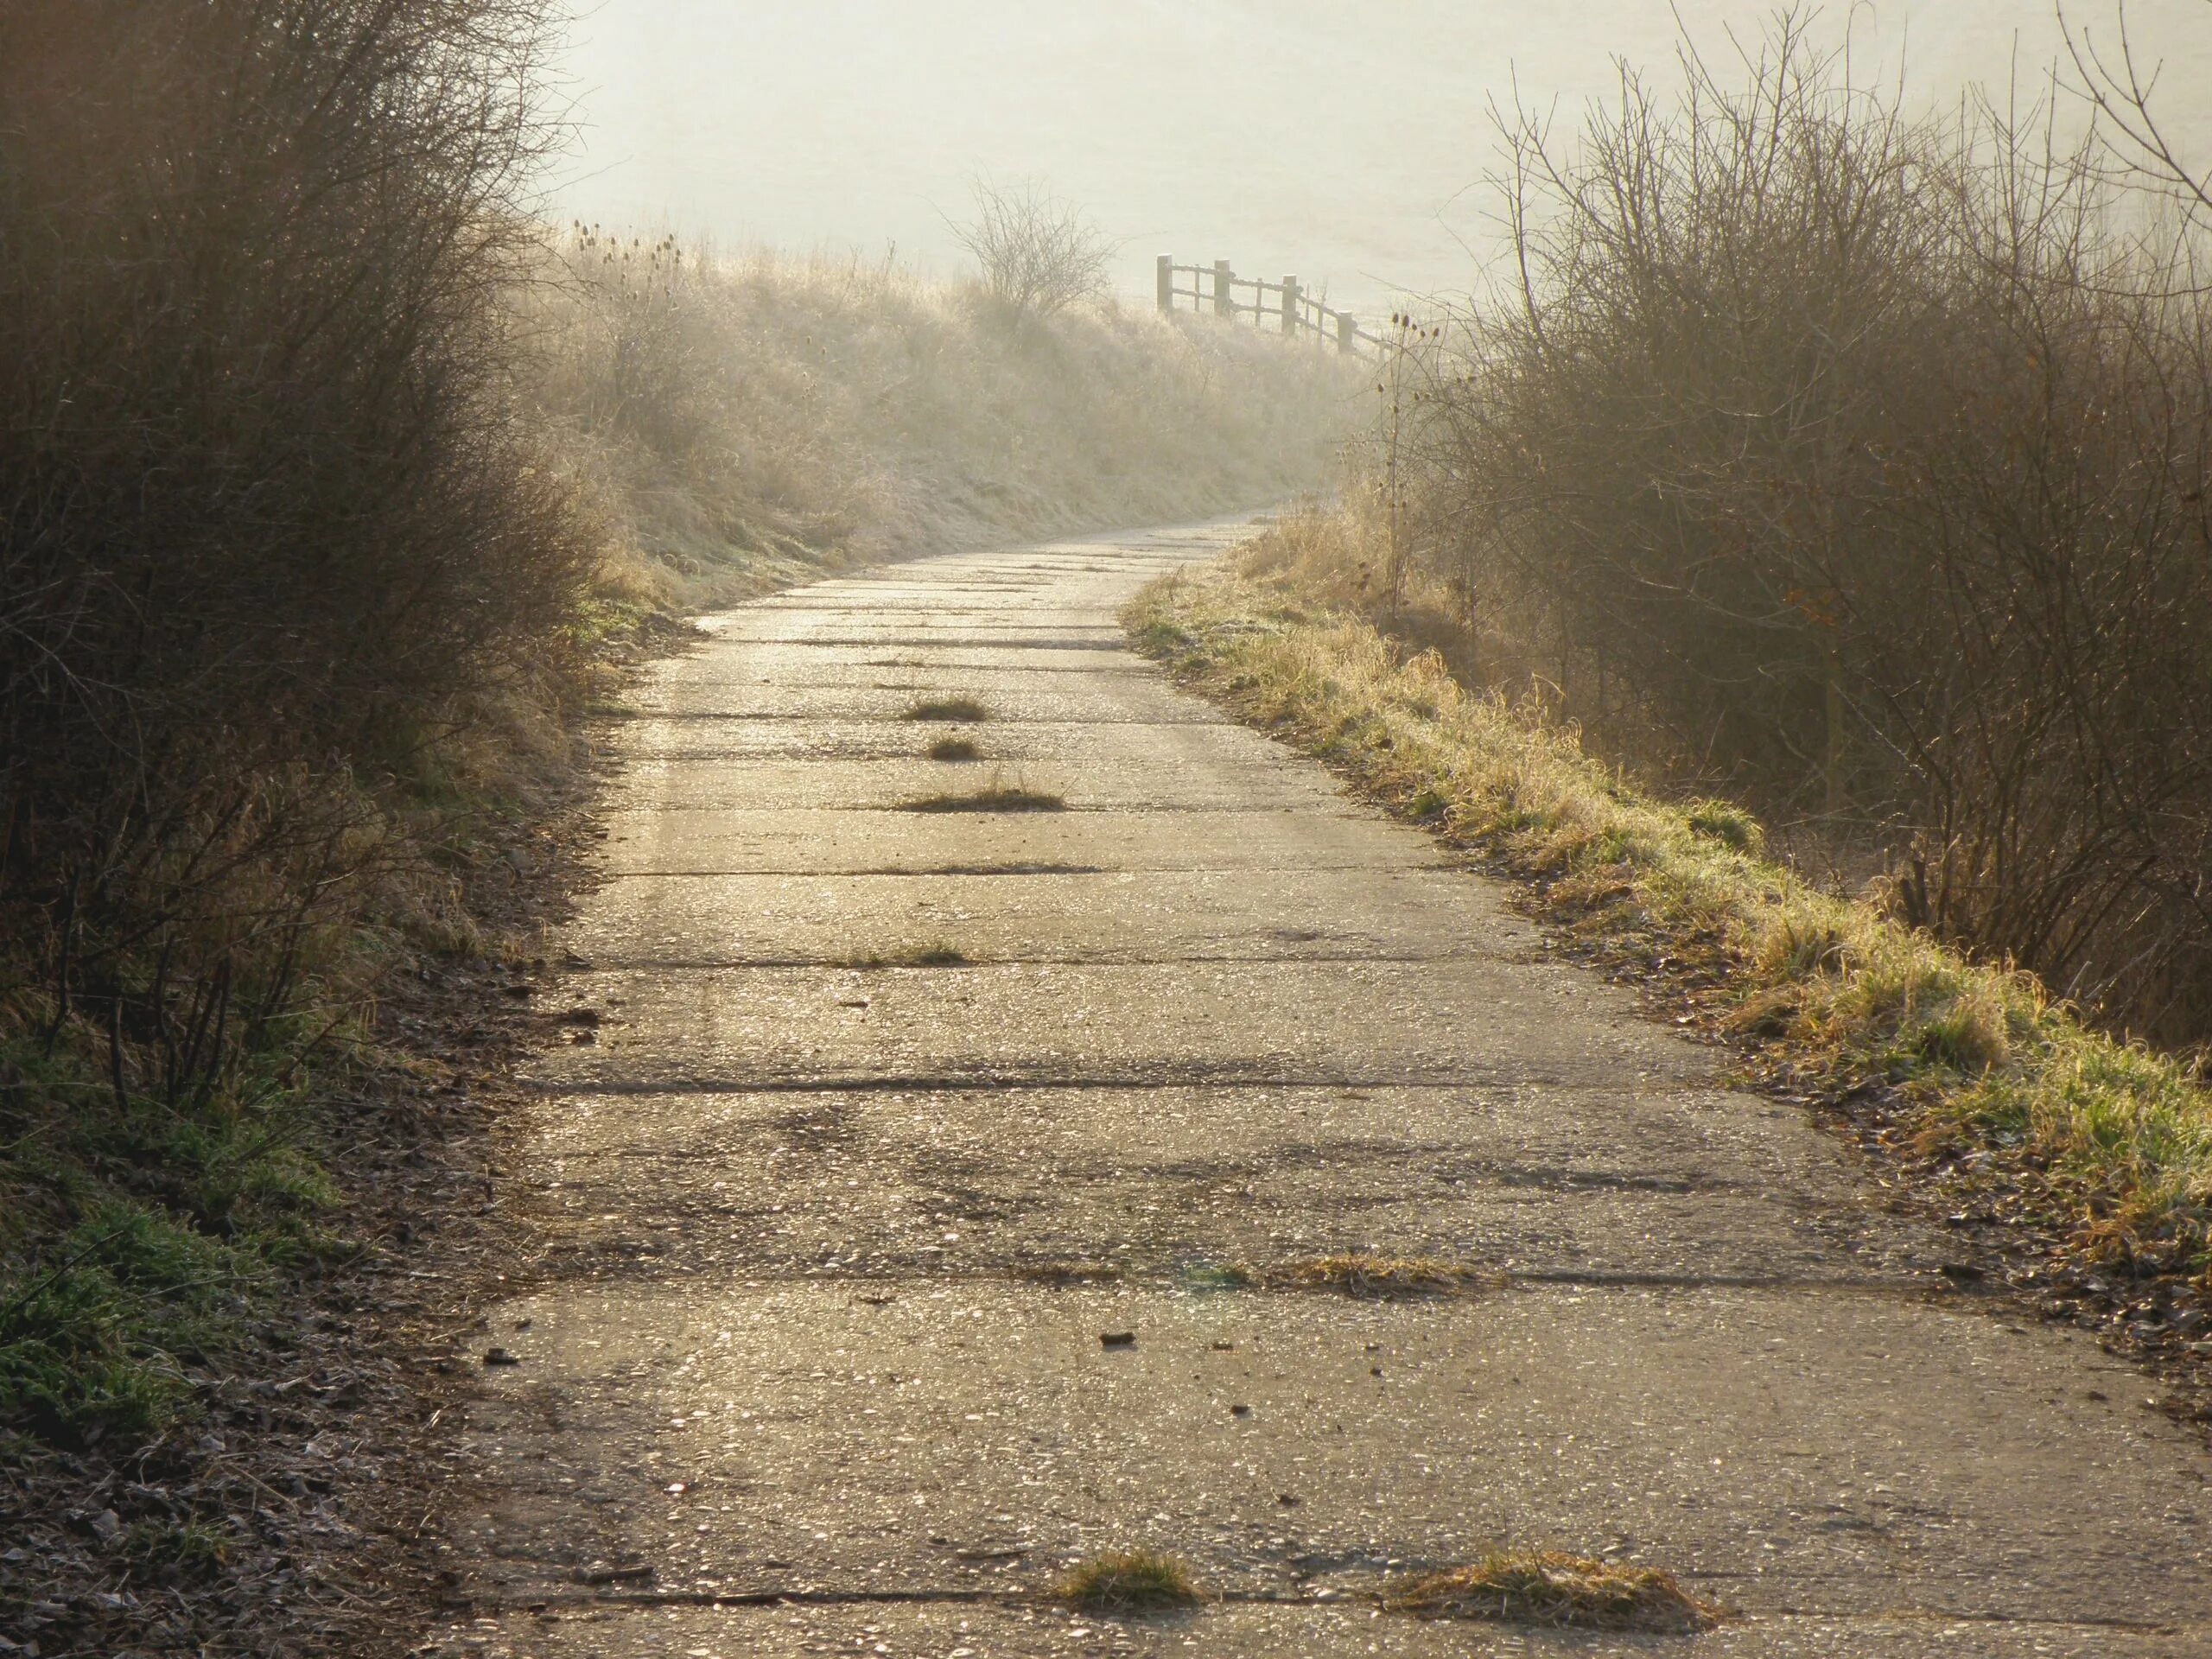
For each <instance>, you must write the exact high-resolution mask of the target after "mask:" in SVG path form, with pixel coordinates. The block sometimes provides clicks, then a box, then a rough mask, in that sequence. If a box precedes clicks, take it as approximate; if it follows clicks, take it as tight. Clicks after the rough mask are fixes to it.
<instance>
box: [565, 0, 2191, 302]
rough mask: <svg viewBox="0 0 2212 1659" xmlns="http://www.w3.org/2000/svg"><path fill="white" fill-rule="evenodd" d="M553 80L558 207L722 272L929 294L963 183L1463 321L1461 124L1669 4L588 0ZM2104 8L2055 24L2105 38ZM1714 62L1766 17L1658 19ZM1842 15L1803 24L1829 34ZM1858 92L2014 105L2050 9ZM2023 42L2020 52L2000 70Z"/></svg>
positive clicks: (1472, 180)
mask: <svg viewBox="0 0 2212 1659" xmlns="http://www.w3.org/2000/svg"><path fill="white" fill-rule="evenodd" d="M580 3H581V4H582V7H583V11H582V16H580V17H579V19H578V21H577V22H575V25H574V28H573V31H572V36H571V46H570V50H569V55H568V60H567V62H566V65H565V70H566V75H567V79H568V83H569V91H570V93H571V95H572V96H574V97H575V99H576V100H577V104H578V110H577V113H578V116H579V118H580V119H581V121H582V127H583V130H582V140H581V153H580V154H579V155H578V156H576V157H575V160H574V161H573V162H571V163H570V166H569V172H568V175H567V176H566V177H565V178H564V179H563V183H562V185H561V188H560V194H559V196H558V198H557V200H556V206H557V207H558V208H559V209H561V210H562V211H565V212H568V213H575V214H577V215H579V216H581V217H582V218H585V219H598V220H602V221H605V222H607V223H609V224H617V223H619V224H622V225H625V226H636V227H639V228H645V229H652V230H658V229H662V228H669V229H674V230H677V231H678V232H683V233H684V234H686V235H687V236H692V237H697V236H700V235H705V236H709V237H711V238H714V239H715V241H717V242H718V243H720V244H721V245H724V246H736V245H751V244H756V243H768V244H773V245H779V246H783V247H787V248H799V249H804V248H812V247H828V248H831V249H836V250H840V251H842V250H845V249H856V250H859V251H861V252H863V253H865V254H867V255H868V256H870V257H881V256H882V255H883V253H884V252H885V251H886V249H887V246H890V245H896V248H897V251H898V254H899V257H900V258H901V259H902V260H905V261H906V262H908V263H912V264H919V265H921V266H923V267H925V268H926V269H933V270H938V271H940V272H949V271H950V270H954V269H956V268H957V265H958V264H959V258H960V256H959V254H958V252H957V249H956V248H955V246H954V245H953V244H952V242H951V240H950V237H949V234H948V232H947V231H946V229H945V226H944V222H943V220H942V219H941V218H940V213H941V212H942V213H950V214H952V215H954V216H955V217H957V216H958V215H959V214H960V213H961V212H962V211H963V208H964V207H965V204H966V201H967V199H968V188H969V183H968V181H969V179H970V178H971V177H972V176H974V175H976V174H978V173H984V174H990V175H997V176H999V177H1001V178H1002V179H1011V178H1015V177H1020V176H1041V177H1043V178H1045V179H1046V180H1048V181H1050V182H1051V184H1052V187H1053V188H1055V189H1056V190H1057V191H1058V193H1060V194H1063V195H1065V196H1066V197H1068V198H1069V199H1071V200H1076V201H1078V202H1080V203H1082V204H1083V205H1084V207H1087V208H1088V209H1089V210H1090V212H1091V213H1092V214H1093V216H1094V217H1095V218H1096V220H1097V222H1098V223H1099V225H1100V226H1101V227H1102V228H1103V230H1104V231H1106V232H1108V233H1109V235H1111V236H1112V237H1114V238H1117V239H1122V240H1123V241H1124V242H1125V250H1124V257H1123V259H1122V269H1121V271H1120V277H1121V283H1122V286H1124V287H1126V288H1128V289H1129V290H1130V291H1131V292H1132V293H1143V292H1147V291H1149V283H1150V276H1149V272H1150V267H1151V263H1152V258H1153V256H1154V254H1156V253H1160V252H1173V253H1174V254H1175V255H1176V256H1177V257H1178V258H1179V259H1183V260H1186V261H1191V262H1211V260H1212V259H1214V258H1216V257H1223V258H1228V259H1230V260H1232V261H1233V262H1234V263H1235V264H1236V266H1237V268H1238V270H1240V271H1252V272H1256V273H1261V274H1265V275H1268V276H1281V275H1283V274H1285V273H1287V272H1294V273H1296V274H1298V275H1299V276H1300V277H1304V278H1306V280H1307V281H1308V282H1309V283H1327V284H1328V286H1329V291H1330V292H1331V294H1332V296H1333V297H1335V298H1336V299H1337V300H1338V302H1343V303H1351V304H1357V305H1362V306H1373V305H1375V304H1376V303H1378V302H1384V296H1386V294H1387V293H1388V292H1389V290H1390V289H1392V288H1397V289H1407V290H1411V291H1414V292H1430V291H1439V290H1444V291H1449V290H1452V289H1459V290H1461V291H1464V290H1465V289H1466V288H1468V287H1469V286H1470V285H1471V281H1472V277H1473V273H1474V270H1475V268H1476V260H1477V258H1478V257H1481V256H1484V254H1486V253H1487V251H1489V248H1490V244H1489V232H1488V226H1489V222H1490V221H1489V209H1490V207H1491V198H1490V196H1489V194H1488V193H1487V192H1486V191H1485V190H1484V188H1482V187H1481V182H1480V181H1481V180H1482V177H1483V175H1484V169H1485V168H1486V166H1487V165H1488V163H1489V161H1490V158H1491V151H1492V142H1493V141H1492V137H1491V130H1490V128H1489V125H1488V122H1487V119H1486V117H1485V114H1484V110H1485V105H1486V104H1487V102H1488V101H1489V100H1490V99H1492V98H1493V97H1495V98H1498V99H1501V100H1503V99H1507V98H1509V97H1510V92H1511V86H1512V84H1513V81H1514V79H1515V77H1516V75H1517V77H1518V81H1519V85H1520V87H1521V91H1522V96H1523V98H1524V99H1530V100H1535V101H1542V102H1549V101H1550V100H1552V99H1555V98H1556V99H1560V100H1561V105H1560V107H1561V108H1562V110H1564V111H1570V112H1571V111H1574V110H1576V109H1578V108H1579V107H1580V105H1581V103H1582V102H1583V100H1585V99H1587V98H1589V97H1590V96H1592V94H1594V93H1599V92H1603V91H1604V90H1605V88H1606V86H1608V85H1609V84H1610V83H1611V80H1612V79H1613V71H1612V68H1611V61H1610V60H1611V58H1612V57H1614V56H1615V55H1619V56H1624V57H1626V58H1628V59H1629V60H1631V61H1634V62H1637V63H1638V64H1641V65H1646V66H1649V67H1651V68H1653V69H1654V70H1656V71H1659V72H1662V73H1664V72H1666V71H1667V70H1668V69H1669V67H1670V66H1671V64H1672V62H1673V57H1674V41H1675V22H1674V19H1673V16H1672V14H1671V12H1670V10H1669V7H1668V5H1667V4H1666V3H1665V0H1511V3H1500V0H1368V3H1357V0H1183V3H1178V4H1170V3H1158V0H580ZM2110 8H2111V0H2075V3H2074V6H2073V10H2074V12H2075V16H2077V17H2079V18H2080V19H2081V20H2082V21H2083V22H2090V23H2092V24H2093V25H2094V26H2096V27H2098V28H2100V29H2108V27H2109V24H2110V21H2111V9H2110ZM1681 10H1682V13H1683V16H1684V17H1685V18H1686V19H1687V20H1688V22H1689V24H1690V26H1691V28H1692V29H1693V30H1694V32H1695V34H1696V35H1698V37H1699V38H1700V42H1701V43H1702V45H1703V46H1704V47H1705V48H1706V49H1707V55H1708V56H1709V57H1712V58H1714V59H1716V60H1718V59H1719V58H1720V57H1721V56H1722V55H1724V54H1726V53H1727V52H1728V51H1729V49H1730V48H1729V47H1728V43H1727V37H1726V34H1725V33H1724V29H1726V27H1727V26H1729V25H1733V26H1734V27H1735V28H1736V29H1738V31H1739V32H1748V34H1749V35H1756V33H1757V31H1758V26H1759V20H1760V19H1761V18H1763V17H1764V16H1767V15H1768V13H1769V12H1770V10H1771V8H1770V6H1768V5H1764V4H1738V3H1732V0H1682V6H1681ZM1842 16H1844V12H1843V10H1842V8H1840V7H1838V6H1831V7H1830V8H1828V9H1827V20H1828V21H1829V22H1831V23H1832V24H1834V25H1836V26H1837V27H1838V28H1839V29H1840V19H1841V17H1842ZM1857 16H1858V19H1859V22H1858V24H1857V29H1856V38H1857V41H1858V42H1859V45H1858V53H1859V61H1860V62H1862V63H1865V64H1868V65H1870V66H1871V65H1872V64H1874V63H1876V62H1877V61H1887V62H1888V63H1890V64H1891V66H1892V67H1893V66H1894V62H1895V54H1896V53H1897V50H1898V48H1899V46H1900V44H1901V43H1905V42H1909V48H1910V73H1909V74H1908V76H1907V80H1906V85H1907V91H1908V95H1909V97H1910V98H1912V99H1915V100H1916V101H1919V102H1938V103H1946V104H1948V103H1950V102H1952V101H1954V100H1955V98H1956V95H1957V90H1958V88H1959V86H1961V84H1962V83H1963V82H1964V81H1965V80H1967V79H1969V78H1978V79H1995V80H1996V81H1998V82H1999V83H2002V82H2003V81H2004V80H2005V79H2006V78H2007V77H2008V75H2009V74H2010V73H2011V64H2012V60H2013V58H2014V56H2015V53H2016V50H2017V54H2018V60H2019V62H2020V64H2021V66H2022V67H2023V69H2024V71H2027V72H2029V73H2027V74H2026V75H2025V76H2024V79H2033V73H2032V72H2033V71H2034V69H2035V67H2037V66H2038V65H2042V64H2046V63H2048V61H2049V60H2050V57H2051V55H2052V54H2053V53H2054V52H2055V51H2056V47H2057V40H2058V36H2057V33H2056V26H2055V24H2054V23H2053V22H2052V20H2051V10H2050V5H2049V4H2048V3H2046V0H1889V3H1885V4H1883V5H1881V6H1880V7H1878V8H1877V7H1873V6H1861V7H1860V8H1859V10H1858V13H1857ZM2128 16H2129V19H2130V22H2131V27H2132V28H2133V29H2134V30H2135V31H2136V32H2137V34H2138V36H2139V40H2140V41H2143V42H2145V43H2146V44H2147V45H2148V47H2149V48H2150V50H2151V52H2152V54H2154V55H2163V56H2164V59H2165V60H2166V65H2167V68H2166V75H2167V81H2166V92H2167V97H2166V99H2164V107H2165V108H2166V110H2167V111H2168V112H2169V113H2170V114H2171V116H2172V117H2173V119H2174V124H2175V125H2176V126H2177V128H2178V129H2180V130H2183V131H2184V132H2185V134H2186V135H2187V137H2189V138H2190V140H2191V141H2192V143H2195V144H2196V148H2197V149H2199V150H2200V151H2204V150H2209V149H2212V145H2207V144H2204V143H2197V141H2198V140H2200V139H2201V138H2212V3H2207V0H2133V3H2132V4H2131V6H2130V8H2129V13H2128ZM2016 42H2017V47H2016Z"/></svg>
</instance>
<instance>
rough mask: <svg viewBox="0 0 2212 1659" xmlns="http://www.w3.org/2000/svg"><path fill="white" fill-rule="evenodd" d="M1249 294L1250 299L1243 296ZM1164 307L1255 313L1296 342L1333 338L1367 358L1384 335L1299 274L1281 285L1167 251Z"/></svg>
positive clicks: (1161, 275) (1162, 268) (1161, 266)
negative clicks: (1323, 297)
mask: <svg viewBox="0 0 2212 1659" xmlns="http://www.w3.org/2000/svg"><path fill="white" fill-rule="evenodd" d="M1186 277H1187V278H1188V279H1189V280H1188V281H1187V282H1185V280H1184V279H1185V278H1186ZM1247 294H1249V296H1251V297H1250V298H1249V300H1247V299H1245V298H1243V297H1242V296H1245V295H1247ZM1158 296H1159V302H1160V309H1161V310H1162V311H1173V310H1174V309H1175V308H1176V307H1177V305H1178V304H1185V305H1186V306H1187V308H1188V309H1190V310H1193V311H1211V312H1212V313H1213V314H1214V315H1216V316H1217V317H1228V318H1230V319H1231V320H1232V321H1233V320H1234V319H1236V318H1237V317H1249V318H1251V319H1252V321H1254V322H1255V323H1257V324H1259V325H1260V326H1261V327H1269V326H1274V327H1280V328H1281V330H1282V332H1283V334H1284V335H1285V336H1286V337H1287V338H1288V339H1292V340H1299V339H1303V338H1306V337H1307V336H1311V337H1312V338H1313V339H1315V340H1321V341H1330V340H1333V341H1334V342H1335V343H1336V347H1337V349H1338V351H1340V352H1344V353H1351V354H1354V355H1357V356H1365V355H1366V354H1367V353H1370V351H1375V350H1378V349H1380V347H1381V346H1382V344H1383V341H1382V339H1381V337H1380V336H1378V335H1375V334H1369V333H1368V332H1367V330H1365V329H1364V328H1363V327H1360V326H1359V320H1358V318H1357V317H1355V316H1354V315H1352V314H1351V312H1349V311H1338V310H1336V309H1334V308H1332V307H1330V306H1327V305H1325V304H1323V303H1322V302H1320V301H1319V300H1317V299H1315V298H1314V297H1313V296H1312V295H1310V294H1308V293H1307V292H1306V289H1305V288H1304V287H1303V286H1302V285H1301V284H1300V282H1299V280H1298V278H1297V277H1284V278H1283V279H1282V280H1281V282H1279V283H1271V282H1268V280H1267V279H1266V278H1265V277H1239V276H1238V275H1237V274H1236V272H1235V271H1234V270H1230V264H1229V261H1228V260H1226V259H1217V260H1215V261H1214V262H1213V264H1211V265H1179V264H1176V263H1175V256H1174V255H1173V254H1172V253H1163V254H1161V255H1160V259H1159V263H1158Z"/></svg>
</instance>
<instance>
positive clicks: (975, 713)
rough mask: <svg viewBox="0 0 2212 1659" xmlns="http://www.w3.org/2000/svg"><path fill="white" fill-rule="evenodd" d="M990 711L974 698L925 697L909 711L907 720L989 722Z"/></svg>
mask: <svg viewBox="0 0 2212 1659" xmlns="http://www.w3.org/2000/svg"><path fill="white" fill-rule="evenodd" d="M990 717H991V713H990V710H989V709H986V708H984V707H983V705H982V703H980V702H976V699H975V698H973V697H925V698H924V699H923V700H922V701H921V702H918V703H916V704H915V705H914V706H913V707H912V708H911V709H908V710H907V711H906V715H905V716H904V718H906V719H907V720H944V721H976V720H988V719H989V718H990Z"/></svg>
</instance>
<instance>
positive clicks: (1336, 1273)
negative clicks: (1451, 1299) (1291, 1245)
mask: <svg viewBox="0 0 2212 1659" xmlns="http://www.w3.org/2000/svg"><path fill="white" fill-rule="evenodd" d="M1268 1280H1269V1282H1271V1283H1275V1284H1281V1285H1284V1286H1287V1287H1290V1288H1292V1289H1295V1290H1339V1291H1342V1292H1344V1294H1346V1295H1348V1296H1370V1297H1376V1298H1383V1297H1391V1296H1445V1295H1450V1294H1453V1293H1455V1292H1458V1291H1463V1290H1467V1289H1470V1288H1472V1287H1475V1286H1478V1285H1480V1284H1484V1283H1487V1282H1490V1281H1491V1275H1488V1274H1484V1273H1481V1272H1479V1271H1478V1270H1477V1269H1476V1268H1464V1267H1460V1266H1459V1265H1458V1264H1457V1263H1455V1262H1436V1261H1432V1260H1430V1259H1429V1258H1427V1257H1426V1256H1382V1255H1328V1256H1323V1257H1320V1258H1319V1260H1316V1261H1313V1262H1297V1263H1294V1265H1292V1266H1290V1267H1287V1268H1284V1269H1282V1270H1281V1272H1280V1273H1279V1274H1269V1275H1268Z"/></svg>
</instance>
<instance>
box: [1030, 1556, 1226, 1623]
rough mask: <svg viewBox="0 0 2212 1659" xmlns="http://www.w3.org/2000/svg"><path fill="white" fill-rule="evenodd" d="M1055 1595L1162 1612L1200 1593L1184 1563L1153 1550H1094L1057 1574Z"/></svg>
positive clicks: (1091, 1606)
mask: <svg viewBox="0 0 2212 1659" xmlns="http://www.w3.org/2000/svg"><path fill="white" fill-rule="evenodd" d="M1059 1596H1060V1599H1062V1600H1063V1601H1065V1602H1067V1603H1068V1604H1069V1605H1071V1606H1075V1607H1080V1608H1083V1609H1084V1611H1090V1612H1099V1613H1151V1612H1162V1611H1166V1610H1167V1609H1169V1608H1173V1607H1195V1606H1196V1605H1198V1603H1199V1602H1200V1601H1201V1600H1203V1599H1204V1598H1203V1597H1202V1596H1201V1595H1200V1593H1199V1591H1198V1586H1197V1585H1196V1584H1195V1583H1193V1582H1192V1579H1191V1574H1190V1572H1189V1569H1187V1568H1186V1567H1184V1565H1183V1564H1182V1563H1181V1562H1180V1561H1179V1560H1176V1559H1175V1558H1174V1557H1173V1556H1172V1555H1163V1554H1160V1552H1159V1551H1157V1550H1151V1549H1131V1550H1117V1551H1114V1552H1112V1553H1110V1554H1104V1555H1095V1556H1093V1557H1092V1558H1091V1559H1090V1560H1087V1561H1085V1562H1084V1563H1083V1564H1082V1565H1081V1566H1080V1567H1076V1568H1075V1569H1074V1570H1073V1571H1072V1572H1071V1573H1069V1574H1068V1575H1067V1577H1066V1578H1065V1579H1063V1580H1060V1584H1059Z"/></svg>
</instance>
